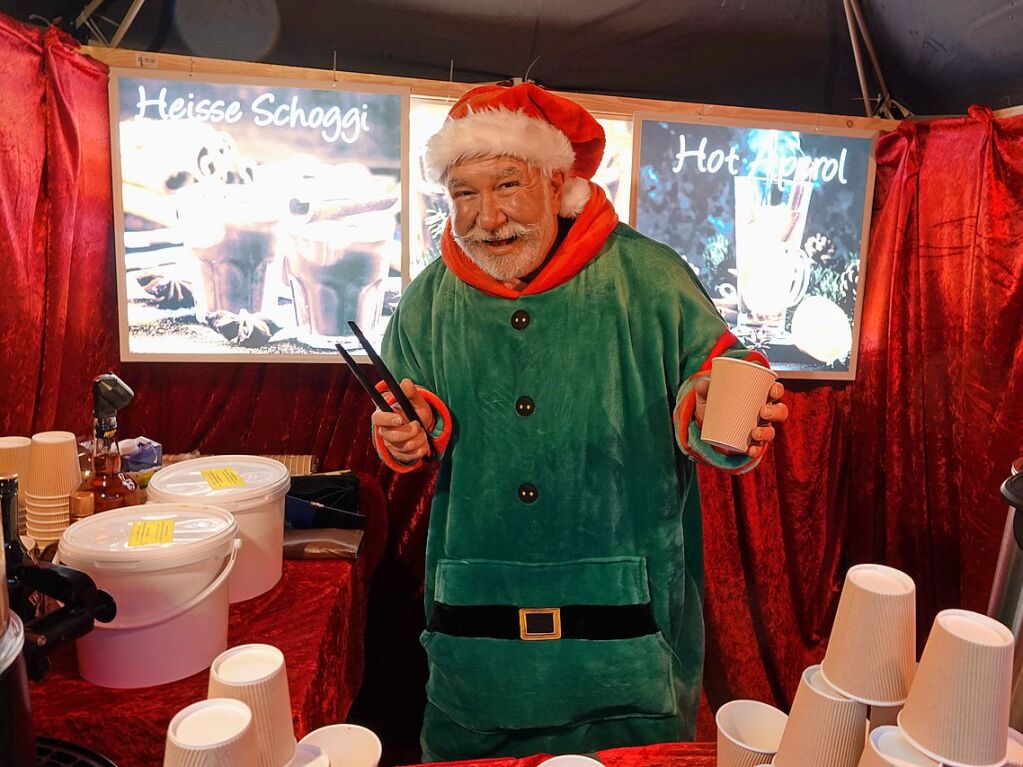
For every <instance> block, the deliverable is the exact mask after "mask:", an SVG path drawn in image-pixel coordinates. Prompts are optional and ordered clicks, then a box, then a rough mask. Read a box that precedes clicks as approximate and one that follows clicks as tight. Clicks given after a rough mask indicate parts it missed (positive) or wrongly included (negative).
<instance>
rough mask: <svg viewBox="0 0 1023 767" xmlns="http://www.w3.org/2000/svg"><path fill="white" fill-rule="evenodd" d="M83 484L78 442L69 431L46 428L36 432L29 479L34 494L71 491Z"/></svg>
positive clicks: (65, 493)
mask: <svg viewBox="0 0 1023 767" xmlns="http://www.w3.org/2000/svg"><path fill="white" fill-rule="evenodd" d="M80 484H82V472H81V469H80V468H79V466H78V445H77V444H76V442H75V435H74V434H72V433H71V432H69V431H44V432H40V433H39V434H33V435H32V445H31V447H30V449H29V465H28V481H27V482H26V486H25V491H26V493H28V494H31V495H37V496H53V495H62V494H64V495H69V494H70V493H71V492H72V491H74V490H76V489H78V486H79V485H80Z"/></svg>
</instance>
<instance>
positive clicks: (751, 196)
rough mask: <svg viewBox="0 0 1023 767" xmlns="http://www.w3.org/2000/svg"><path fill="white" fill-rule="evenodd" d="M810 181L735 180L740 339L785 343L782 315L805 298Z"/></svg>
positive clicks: (807, 266) (751, 178)
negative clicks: (806, 234) (806, 235)
mask: <svg viewBox="0 0 1023 767" xmlns="http://www.w3.org/2000/svg"><path fill="white" fill-rule="evenodd" d="M812 192H813V182H812V181H808V180H804V181H795V180H792V179H778V178H769V177H761V176H736V177H735V274H736V294H737V298H738V319H737V330H738V335H739V336H740V338H742V339H743V340H746V341H753V342H755V343H757V344H766V343H772V342H774V343H779V342H781V343H784V342H785V341H786V338H785V336H786V333H785V316H786V312H787V311H788V310H789V309H790V308H791V307H793V306H795V305H796V304H798V303H799V302H800V301H801V300H802V299H803V296H804V295H805V294H806V289H807V286H808V285H809V282H810V262H809V260H808V259H807V258H806V256H805V254H804V253H803V251H802V243H803V231H804V229H805V228H806V215H807V211H808V210H809V207H810V196H811V193H812Z"/></svg>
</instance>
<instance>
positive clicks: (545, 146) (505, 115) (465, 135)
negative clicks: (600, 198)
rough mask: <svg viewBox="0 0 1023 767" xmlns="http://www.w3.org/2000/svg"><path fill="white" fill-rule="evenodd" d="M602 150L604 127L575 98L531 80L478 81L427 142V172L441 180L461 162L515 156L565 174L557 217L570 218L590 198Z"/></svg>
mask: <svg viewBox="0 0 1023 767" xmlns="http://www.w3.org/2000/svg"><path fill="white" fill-rule="evenodd" d="M603 154H604V129H603V128H601V127H600V123H598V122H597V121H596V120H595V119H594V117H593V115H591V114H590V113H589V112H587V111H586V110H585V109H583V108H582V107H581V106H579V105H578V104H576V103H575V102H574V101H569V100H568V99H566V98H564V97H562V96H557V95H555V94H553V93H550V92H549V91H545V90H544V89H543V88H540V87H538V86H536V85H533V84H532V83H524V84H522V85H515V86H511V87H509V86H504V85H483V86H481V87H479V88H473V89H472V90H471V91H469V92H468V93H466V94H465V95H464V96H462V98H460V99H459V100H458V102H457V103H456V104H455V105H454V106H453V107H451V111H450V112H449V113H448V117H447V120H445V121H444V125H443V127H441V129H440V131H438V132H437V133H436V134H435V135H434V136H433V137H432V138H431V139H430V140H429V141H428V142H427V144H426V161H425V162H426V174H427V177H428V178H429V179H430V180H431V181H442V180H443V179H444V177H445V176H446V175H447V172H448V169H449V168H450V167H451V166H452V165H453V164H454V163H457V162H459V161H460V160H465V159H471V158H476V157H504V156H507V157H517V158H518V159H520V160H522V161H524V162H527V163H529V164H530V165H532V166H534V167H536V168H539V169H540V170H546V171H554V170H560V171H564V172H565V186H564V188H563V190H562V193H561V208H560V210H559V211H558V215H560V216H563V217H565V218H575V217H576V216H578V215H579V214H580V213H581V212H582V209H583V207H585V205H586V202H587V200H589V199H590V182H589V180H590V178H592V177H593V174H594V173H596V172H597V168H598V167H599V166H600V158H601V156H602V155H603Z"/></svg>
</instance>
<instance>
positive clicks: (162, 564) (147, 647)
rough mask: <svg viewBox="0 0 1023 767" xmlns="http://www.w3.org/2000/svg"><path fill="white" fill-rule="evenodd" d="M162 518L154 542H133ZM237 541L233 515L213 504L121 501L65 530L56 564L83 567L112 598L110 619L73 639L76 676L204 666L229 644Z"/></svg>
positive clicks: (134, 675)
mask: <svg viewBox="0 0 1023 767" xmlns="http://www.w3.org/2000/svg"><path fill="white" fill-rule="evenodd" d="M168 520H169V521H168ZM160 522H163V523H164V526H163V527H162V534H160V535H156V536H153V538H152V541H153V542H144V541H145V539H143V542H140V541H139V540H138V539H134V540H133V538H132V532H133V530H134V531H135V532H136V534H138V533H141V532H143V531H144V530H146V527H143V526H148V530H149V531H150V532H152V531H153V530H154V527H153V526H154V525H157V524H158V523H160ZM140 528H141V529H140ZM240 545H241V541H240V540H239V539H238V526H237V523H236V522H235V520H234V518H233V517H232V516H231V514H229V513H228V512H226V511H224V510H223V509H220V508H217V507H215V506H196V505H186V504H147V505H145V506H128V507H125V508H122V509H115V510H113V511H105V512H103V513H102V514H96V515H94V516H92V517H87V518H86V519H83V520H81V521H79V522H76V523H75V524H73V525H71V526H70V527H69V528H67V530H65V531H64V533H63V535H62V536H61V539H60V544H59V547H58V556H59V558H60V561H61V562H62V563H63V564H66V565H68V566H69V567H73V568H75V569H77V570H82V571H83V572H85V573H88V574H89V576H91V577H92V579H93V580H94V581H95V582H96V585H97V586H98V587H99V588H101V589H103V590H104V591H107V592H109V593H110V595H111V596H112V597H113V598H114V602H115V603H116V604H117V616H116V617H115V618H114V620H113V621H112V622H110V623H96V625H95V627H94V629H93V631H92V632H91V633H89V634H86V635H85V636H84V637H82V638H81V639H79V640H78V642H77V644H76V649H77V653H78V671H79V673H80V674H81V675H82V678H83V679H85V680H87V681H89V682H92V683H93V684H97V685H100V686H101V687H113V688H117V689H131V688H135V687H149V686H152V685H157V684H164V683H166V682H173V681H176V680H178V679H184V678H185V677H187V676H191V675H192V674H195V673H198V672H200V671H202V670H203V669H206V668H209V666H210V664H211V663H212V662H213V660H214V659H215V658H216V657H217V655H219V654H220V653H221V652H223V651H224V649H226V647H227V617H228V595H227V582H228V578H229V577H230V575H231V571H232V569H233V568H234V565H235V560H236V558H237V556H238V547H239V546H240Z"/></svg>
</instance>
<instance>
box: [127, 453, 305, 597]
mask: <svg viewBox="0 0 1023 767" xmlns="http://www.w3.org/2000/svg"><path fill="white" fill-rule="evenodd" d="M211 472H212V474H211ZM232 473H233V474H232ZM218 476H219V477H220V478H221V479H224V480H226V482H222V483H219V484H218V482H217V477H218ZM231 477H234V482H235V483H239V482H240V484H232V481H231ZM224 484H226V485H227V486H223V485H224ZM290 488H291V477H290V476H289V474H288V469H287V467H286V466H285V465H284V464H283V463H281V462H280V461H275V460H273V459H271V458H259V457H257V456H251V455H215V456H208V457H205V458H195V459H192V460H190V461H182V462H181V463H175V464H172V465H170V466H168V467H167V468H165V469H160V471H158V472H156V474H154V475H153V478H152V479H151V480H150V481H149V487H148V489H147V492H148V493H149V500H150V501H151V502H154V503H211V504H214V505H215V506H219V507H220V508H222V509H226V510H227V511H229V512H231V514H233V515H234V518H235V521H237V523H238V532H239V535H240V536H241V539H242V550H241V552H240V553H239V555H238V562H237V564H236V565H235V569H234V574H233V575H232V576H231V585H230V595H231V597H230V598H231V602H232V603H234V602H242V601H244V600H246V599H251V598H252V597H257V596H259V595H260V594H263V593H266V592H267V591H269V590H270V589H272V588H273V587H274V586H276V585H277V581H279V580H280V579H281V566H282V561H283V559H284V496H285V495H287V493H288V490H289V489H290Z"/></svg>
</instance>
